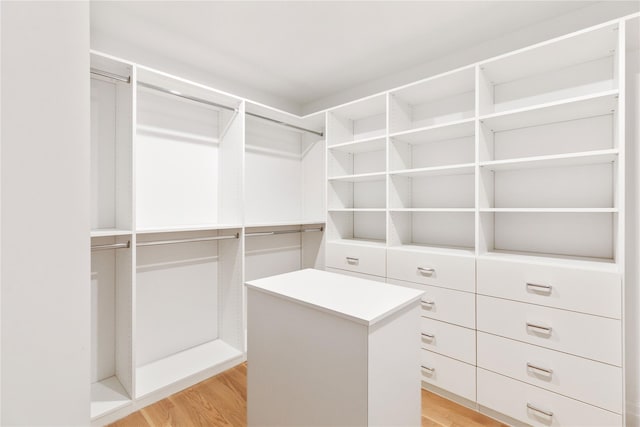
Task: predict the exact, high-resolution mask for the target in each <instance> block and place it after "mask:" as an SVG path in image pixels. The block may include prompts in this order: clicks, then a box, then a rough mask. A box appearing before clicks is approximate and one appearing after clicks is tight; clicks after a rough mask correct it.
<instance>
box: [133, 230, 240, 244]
mask: <svg viewBox="0 0 640 427" xmlns="http://www.w3.org/2000/svg"><path fill="white" fill-rule="evenodd" d="M239 237H240V233H236V234H234V235H232V236H214V237H196V238H193V239H176V240H156V241H153V242H138V243H137V245H136V246H156V245H173V244H176V243H191V242H208V241H210V240H228V239H237V238H239Z"/></svg>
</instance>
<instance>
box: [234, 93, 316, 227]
mask: <svg viewBox="0 0 640 427" xmlns="http://www.w3.org/2000/svg"><path fill="white" fill-rule="evenodd" d="M247 108H248V112H247V121H246V140H245V166H244V171H245V223H246V224H247V225H248V226H260V225H277V224H299V223H302V222H306V223H309V222H310V223H314V222H324V221H323V218H324V215H325V214H324V212H325V205H324V194H325V193H324V191H325V143H324V136H322V135H323V128H324V115H322V114H321V115H317V116H312V117H310V118H307V119H304V120H302V119H299V118H296V117H295V116H291V115H290V114H287V113H281V112H278V111H277V110H272V109H268V108H266V107H260V106H257V105H253V104H247ZM283 122H285V123H287V124H291V125H293V126H290V125H283ZM305 129H306V130H305Z"/></svg>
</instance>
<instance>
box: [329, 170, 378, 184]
mask: <svg viewBox="0 0 640 427" xmlns="http://www.w3.org/2000/svg"><path fill="white" fill-rule="evenodd" d="M385 178H386V173H385V172H373V173H361V174H357V175H342V176H334V177H331V178H329V181H341V182H368V181H384V179H385Z"/></svg>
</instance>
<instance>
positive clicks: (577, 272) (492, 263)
mask: <svg viewBox="0 0 640 427" xmlns="http://www.w3.org/2000/svg"><path fill="white" fill-rule="evenodd" d="M536 285H537V286H536ZM621 292H622V282H621V278H620V275H619V274H618V273H613V272H607V271H598V270H586V269H579V268H572V267H562V266H556V265H549V264H532V263H524V262H514V261H505V260H495V259H487V258H482V257H480V258H478V293H479V294H483V295H490V296H496V297H501V298H507V299H512V300H516V301H523V302H530V303H534V304H540V305H545V306H548V307H556V308H563V309H566V310H573V311H579V312H582V313H590V314H595V315H598V316H605V317H612V318H614V319H620V318H621V314H622V302H621V301H622V296H621Z"/></svg>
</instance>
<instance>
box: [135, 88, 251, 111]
mask: <svg viewBox="0 0 640 427" xmlns="http://www.w3.org/2000/svg"><path fill="white" fill-rule="evenodd" d="M138 86H142V87H146V88H149V89H153V90H157V91H158V92H162V93H168V94H169V95H174V96H177V97H179V98H184V99H188V100H189V101H195V102H199V103H201V104H206V105H210V106H212V107H216V108H222V109H223V110H229V111H234V112H236V113H237V112H238V109H237V108H235V107H229V106H228V105H224V104H218V103H217V102H213V101H208V100H206V99H202V98H196V97H195V96H191V95H185V94H182V93H180V92H178V91H175V90H170V89H165V88H163V87H162V86H156V85H154V84H151V83H146V82H142V81H140V80H138Z"/></svg>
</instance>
